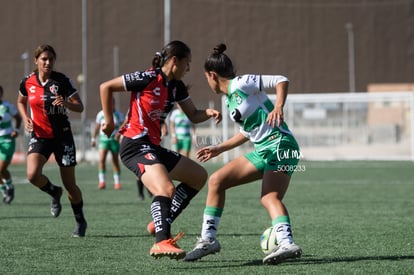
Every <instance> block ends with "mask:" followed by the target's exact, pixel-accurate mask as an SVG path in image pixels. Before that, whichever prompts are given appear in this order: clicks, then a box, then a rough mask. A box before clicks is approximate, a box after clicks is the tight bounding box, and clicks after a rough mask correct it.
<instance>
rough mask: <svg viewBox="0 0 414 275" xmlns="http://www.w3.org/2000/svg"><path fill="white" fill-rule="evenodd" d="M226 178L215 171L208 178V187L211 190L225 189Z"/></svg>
mask: <svg viewBox="0 0 414 275" xmlns="http://www.w3.org/2000/svg"><path fill="white" fill-rule="evenodd" d="M223 179H224V178H223V177H222V176H221V175H220V173H218V172H215V173H213V174H211V175H210V178H209V179H208V189H209V190H217V191H218V190H222V189H223V182H224V180H223Z"/></svg>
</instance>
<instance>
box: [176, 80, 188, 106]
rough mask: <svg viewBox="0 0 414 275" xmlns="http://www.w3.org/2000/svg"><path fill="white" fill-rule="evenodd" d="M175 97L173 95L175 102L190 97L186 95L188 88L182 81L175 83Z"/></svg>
mask: <svg viewBox="0 0 414 275" xmlns="http://www.w3.org/2000/svg"><path fill="white" fill-rule="evenodd" d="M176 89H177V91H176V95H175V101H177V102H180V101H184V100H186V99H188V98H189V97H190V95H189V94H188V88H187V86H186V85H185V84H184V82H183V81H181V80H180V81H177V83H176Z"/></svg>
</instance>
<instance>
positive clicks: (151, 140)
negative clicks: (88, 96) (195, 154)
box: [100, 41, 221, 259]
mask: <svg viewBox="0 0 414 275" xmlns="http://www.w3.org/2000/svg"><path fill="white" fill-rule="evenodd" d="M190 62H191V51H190V48H189V47H188V46H187V45H186V44H185V43H183V42H181V41H172V42H170V43H168V44H167V45H166V46H165V47H164V48H163V50H162V51H161V52H157V53H156V55H155V56H154V58H153V61H152V68H151V69H149V70H146V71H142V72H139V71H138V72H134V73H128V74H124V75H122V76H119V77H116V78H114V79H112V80H109V81H106V82H104V83H102V84H101V85H100V94H101V101H102V109H103V111H104V117H105V124H104V125H103V126H102V130H103V131H104V132H105V133H106V134H107V135H111V133H112V131H113V130H114V120H113V116H112V111H111V110H112V107H111V104H112V98H113V93H114V92H117V91H129V92H131V95H130V106H129V113H128V118H127V119H128V122H127V123H126V125H125V127H123V128H122V129H121V130H120V133H121V134H122V135H123V136H124V137H123V139H122V142H121V150H120V156H121V160H122V162H123V164H124V165H125V166H126V167H127V168H128V169H130V170H131V171H132V172H134V173H135V175H136V176H137V178H138V179H140V180H142V182H143V183H144V185H145V186H146V187H147V188H148V190H149V191H150V192H151V193H152V194H153V195H154V197H153V201H152V203H151V215H152V222H151V223H150V224H149V225H148V227H147V228H148V230H149V231H150V233H153V234H155V237H156V240H155V244H154V245H153V246H152V248H151V249H150V255H151V256H153V257H156V258H158V257H162V256H167V257H170V258H174V259H181V258H183V257H184V256H185V251H184V250H182V249H180V248H179V247H178V245H177V244H176V241H177V240H178V239H179V237H180V236H182V235H180V234H179V235H178V236H177V237H176V238H174V239H173V238H171V223H172V222H173V221H174V219H176V218H177V216H178V215H179V214H180V213H181V211H182V210H183V209H184V208H185V207H186V206H187V205H188V204H189V203H190V200H191V199H192V198H193V197H194V196H195V195H196V194H197V193H198V191H199V190H200V189H201V188H202V187H203V186H204V184H205V182H206V180H207V172H206V170H205V169H204V168H203V167H202V166H200V165H199V164H197V163H196V162H194V161H193V160H191V159H189V158H187V157H184V156H182V155H180V154H178V153H177V152H173V151H170V150H168V149H166V148H164V147H162V146H160V141H161V122H162V121H164V120H165V118H166V117H167V115H168V113H169V112H170V111H171V109H172V107H173V105H174V103H175V102H177V103H178V104H179V105H180V106H181V108H182V109H183V111H184V112H185V114H186V115H187V116H188V117H189V118H190V120H191V121H192V122H193V123H198V122H202V121H206V120H208V119H209V118H214V119H215V120H216V123H218V122H220V120H221V114H220V112H219V111H217V110H214V109H205V110H199V109H197V108H196V107H195V106H194V104H193V101H192V100H191V98H190V96H189V94H188V91H187V87H186V85H185V84H184V83H183V82H182V81H181V78H182V77H183V76H184V74H185V73H186V72H188V71H189V69H190V67H189V64H190ZM172 180H177V181H180V182H181V183H180V184H179V185H178V186H177V187H175V186H174V184H173V182H172Z"/></svg>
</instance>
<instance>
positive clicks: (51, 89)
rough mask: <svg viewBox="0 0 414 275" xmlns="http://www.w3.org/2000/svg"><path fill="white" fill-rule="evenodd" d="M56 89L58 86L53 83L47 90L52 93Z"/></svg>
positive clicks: (55, 92) (55, 91) (54, 92)
mask: <svg viewBox="0 0 414 275" xmlns="http://www.w3.org/2000/svg"><path fill="white" fill-rule="evenodd" d="M58 90H59V86H57V85H55V84H53V85H52V86H50V87H49V91H50V92H51V93H52V94H54V95H55V94H57V92H58Z"/></svg>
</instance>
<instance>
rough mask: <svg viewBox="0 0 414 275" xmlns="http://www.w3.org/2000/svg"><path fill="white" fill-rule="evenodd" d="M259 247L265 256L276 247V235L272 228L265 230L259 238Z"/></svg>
mask: <svg viewBox="0 0 414 275" xmlns="http://www.w3.org/2000/svg"><path fill="white" fill-rule="evenodd" d="M260 246H261V248H262V251H263V252H264V253H265V254H269V253H270V252H271V251H272V250H273V249H274V248H276V246H277V239H276V233H275V232H274V230H273V226H271V227H269V228H267V229H266V230H265V231H264V232H263V234H262V236H261V237H260Z"/></svg>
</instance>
